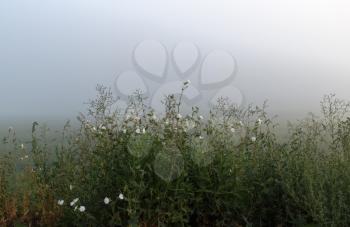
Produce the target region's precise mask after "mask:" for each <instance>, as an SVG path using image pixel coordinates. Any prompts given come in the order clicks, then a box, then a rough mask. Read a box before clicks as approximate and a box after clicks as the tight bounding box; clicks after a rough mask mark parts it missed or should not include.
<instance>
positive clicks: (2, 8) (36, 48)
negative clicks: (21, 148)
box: [0, 0, 350, 123]
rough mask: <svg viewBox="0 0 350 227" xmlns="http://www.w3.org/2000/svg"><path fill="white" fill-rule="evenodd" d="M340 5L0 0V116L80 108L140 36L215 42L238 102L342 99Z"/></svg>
mask: <svg viewBox="0 0 350 227" xmlns="http://www.w3.org/2000/svg"><path fill="white" fill-rule="evenodd" d="M349 11H350V3H348V2H346V1H341V0H312V1H302V0H294V1H284V0H278V1H277V0H276V1H273V0H266V1H258V0H234V1H224V0H221V1H203V0H201V1H184V0H178V1H165V0H152V1H135V0H129V1H121V0H120V1H117V0H114V1H112V0H103V1H101V0H84V1H83V0H73V1H72V0H59V1H58V0H52V1H43V0H28V1H22V0H2V1H1V2H0V29H1V30H0V31H1V32H0V34H1V38H0V103H1V108H0V109H1V110H0V122H7V123H9V122H10V121H9V120H8V119H30V120H34V119H37V118H42V119H48V120H49V119H53V118H55V119H57V118H59V119H67V118H71V117H73V116H75V115H76V114H77V113H78V112H79V111H84V110H85V105H84V102H86V101H88V100H89V99H90V98H93V97H94V96H95V86H96V84H104V85H106V86H111V87H113V86H114V83H115V79H116V77H117V75H118V74H120V73H121V72H123V71H125V70H134V69H135V65H134V64H133V61H132V53H133V51H134V48H135V46H137V45H138V44H139V43H140V42H142V41H144V40H157V41H159V42H160V43H161V44H162V45H164V46H165V48H166V49H167V50H168V51H169V52H171V50H172V49H173V48H174V47H175V46H176V45H177V44H178V43H180V42H191V43H193V44H195V45H196V46H197V47H198V49H199V51H200V53H201V57H203V56H206V55H207V54H208V53H210V51H212V50H225V51H227V52H229V53H231V54H232V55H233V56H234V58H235V59H236V61H237V72H236V74H235V78H234V80H233V82H232V83H233V85H234V86H235V87H237V88H239V90H240V91H241V92H242V95H243V96H244V100H245V103H255V104H258V105H260V104H262V103H263V101H264V100H269V101H268V103H269V106H270V111H271V112H273V113H275V114H278V115H280V116H281V117H282V118H283V117H290V116H293V117H294V116H295V117H298V116H302V115H304V114H305V113H307V112H309V111H316V112H317V111H318V107H319V101H320V99H321V98H322V96H323V95H324V94H327V93H336V94H337V95H338V97H340V98H342V99H348V100H350V92H349V90H348V85H349V84H350V76H349V72H350V64H349V63H348V59H350V58H349V55H350V45H349V40H350V39H349V38H350V31H349V30H350V29H349V26H348V23H349V22H350V13H349ZM181 79H182V78H181ZM132 83H133V81H130V86H133V85H132ZM152 83H153V82H152ZM152 86H153V87H154V86H156V85H152ZM152 86H151V89H154V88H153V87H152ZM12 121H13V122H17V121H16V120H12Z"/></svg>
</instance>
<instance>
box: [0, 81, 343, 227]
mask: <svg viewBox="0 0 350 227" xmlns="http://www.w3.org/2000/svg"><path fill="white" fill-rule="evenodd" d="M187 86H188V84H187V82H185V83H184V87H183V89H182V93H183V91H184V90H185V89H186V87H187ZM97 91H98V96H97V98H96V99H94V100H91V101H90V102H89V103H88V110H87V112H86V114H79V116H78V118H77V119H78V121H79V125H80V127H79V128H78V129H76V128H73V127H71V126H70V123H69V122H67V124H66V125H65V126H64V127H63V130H62V132H61V134H60V135H59V136H57V137H56V138H55V141H51V140H48V139H47V136H46V132H47V128H46V127H42V126H41V125H40V123H37V122H35V123H33V127H32V137H31V138H32V139H31V141H20V140H19V139H18V138H16V135H15V130H14V129H13V128H10V129H9V134H8V136H7V137H5V138H4V140H3V143H4V150H3V151H2V152H1V159H0V226H144V227H146V226H150V227H151V226H349V225H350V209H349V206H350V138H349V137H350V118H349V117H347V113H348V108H349V104H348V103H347V102H345V101H342V100H339V99H337V98H336V97H335V96H334V95H326V96H324V98H323V100H322V102H321V111H322V115H321V116H320V117H317V116H315V115H312V114H310V116H308V117H306V118H305V119H303V120H300V121H299V122H298V123H297V124H293V125H292V124H291V125H290V126H289V139H288V141H287V142H281V141H278V139H277V138H276V134H275V128H276V127H277V124H276V123H275V122H274V117H269V115H268V114H267V112H266V107H267V105H266V103H264V105H263V106H262V107H255V106H252V105H249V106H247V107H245V108H238V107H237V106H235V105H232V104H230V103H229V102H228V101H227V100H226V99H225V98H221V99H219V100H218V103H217V105H216V106H215V107H213V108H212V109H211V110H210V112H209V114H207V115H206V116H204V117H203V116H201V113H200V110H199V108H197V107H193V108H192V112H191V113H189V114H183V113H182V112H181V102H182V101H181V100H182V93H181V94H179V95H170V96H167V97H166V98H165V99H164V107H165V111H164V114H162V115H156V113H155V111H154V110H152V109H151V108H149V107H148V106H147V104H146V103H147V102H146V98H145V97H144V96H142V95H141V94H140V93H138V92H136V93H135V95H133V96H131V97H130V99H129V103H128V106H127V108H126V109H120V108H119V107H118V106H116V101H117V99H115V98H114V97H113V95H112V93H111V91H110V89H108V88H106V87H103V86H98V87H97Z"/></svg>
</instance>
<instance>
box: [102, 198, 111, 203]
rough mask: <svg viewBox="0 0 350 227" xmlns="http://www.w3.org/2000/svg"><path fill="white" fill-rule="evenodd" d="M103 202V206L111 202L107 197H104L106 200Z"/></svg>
mask: <svg viewBox="0 0 350 227" xmlns="http://www.w3.org/2000/svg"><path fill="white" fill-rule="evenodd" d="M103 202H104V203H105V204H109V203H110V202H111V200H110V199H109V198H108V197H106V198H105V199H104V200H103Z"/></svg>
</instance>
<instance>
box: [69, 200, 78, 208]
mask: <svg viewBox="0 0 350 227" xmlns="http://www.w3.org/2000/svg"><path fill="white" fill-rule="evenodd" d="M78 201H79V198H75V199H73V201H72V202H70V206H71V207H72V206H74V205H75V204H76V203H77V202H78Z"/></svg>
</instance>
